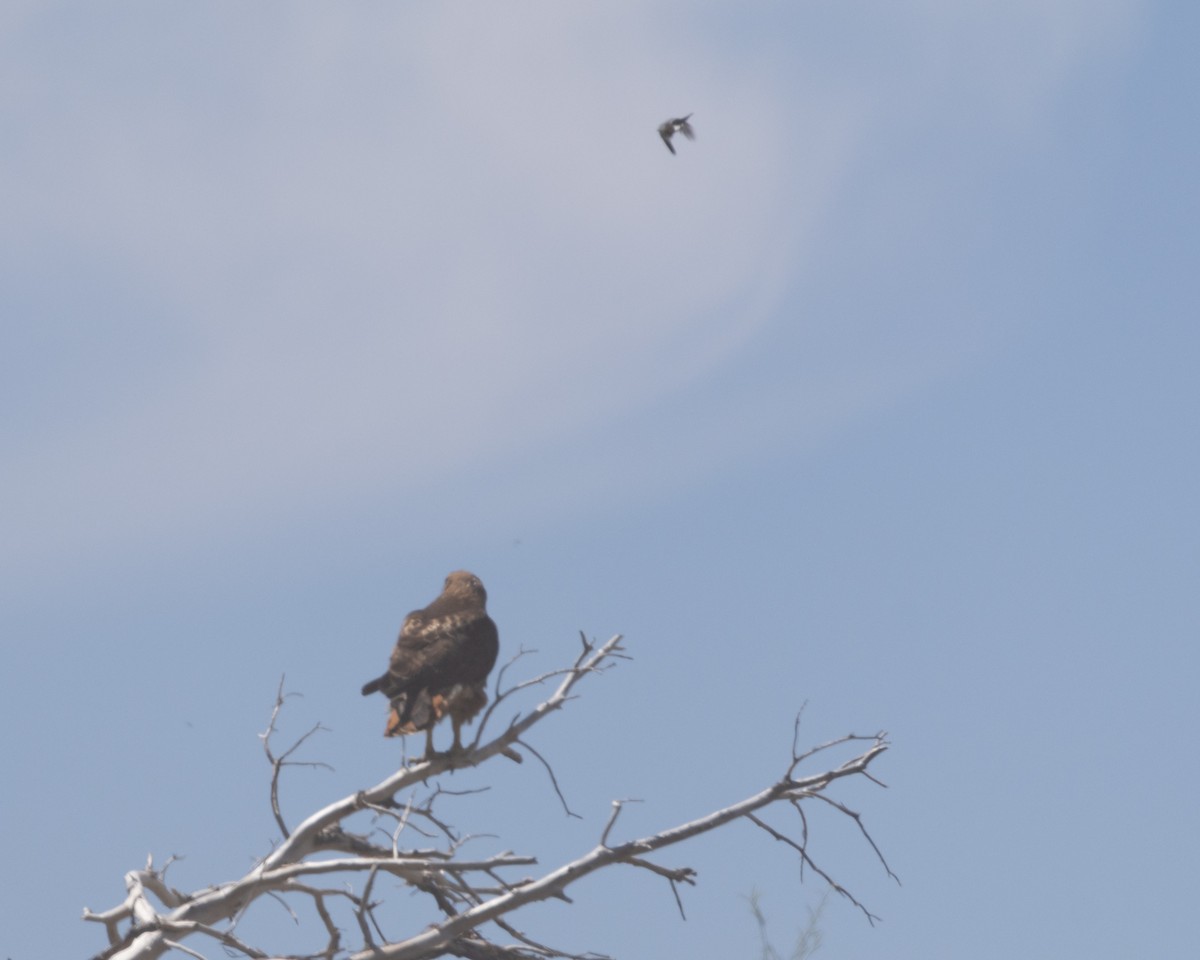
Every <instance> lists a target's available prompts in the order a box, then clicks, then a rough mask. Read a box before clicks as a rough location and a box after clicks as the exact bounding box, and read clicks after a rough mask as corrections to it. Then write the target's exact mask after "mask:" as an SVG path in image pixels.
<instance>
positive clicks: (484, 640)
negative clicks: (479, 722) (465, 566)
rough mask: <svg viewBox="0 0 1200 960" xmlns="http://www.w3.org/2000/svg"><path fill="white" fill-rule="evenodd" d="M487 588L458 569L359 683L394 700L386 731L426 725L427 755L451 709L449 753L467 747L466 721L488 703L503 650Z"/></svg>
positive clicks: (409, 730) (366, 691)
mask: <svg viewBox="0 0 1200 960" xmlns="http://www.w3.org/2000/svg"><path fill="white" fill-rule="evenodd" d="M486 605H487V591H485V590H484V589H483V584H482V583H481V582H480V581H479V578H478V577H477V576H475V574H473V573H468V572H467V571H466V570H455V571H454V572H453V573H452V574H450V575H449V576H448V577H446V585H445V586H444V587H443V588H442V593H441V596H439V597H438V598H437V599H436V600H434V601H433V603H431V604H429V606H427V607H426V608H425V609H424V610H414V611H413V612H412V613H410V614H409V615H408V616H407V617H405V618H404V626H402V627H401V628H400V636H399V638H398V639H397V640H396V646H395V649H393V650H392V659H391V662H390V663H389V664H388V669H387V673H385V674H384V675H383V676H381V677H376V678H375V679H374V680H372V681H371V682H370V683H368V684H366V685H365V686H364V687H363V688H362V692H363V696H364V697H365V696H368V695H369V694H372V693H375V692H376V691H381V692H382V693H383V694H384V695H385V696H386V697H387V698H388V700H390V701H391V710H390V712H389V713H388V720H387V729H386V730H384V736H385V737H398V736H404V735H405V734H409V733H416V732H417V731H418V730H424V731H425V757H426V758H427V759H428V758H429V757H432V756H433V755H434V750H433V728H434V726H435V725H436V724H437V722H438V721H439V720H441V719H442V717H444V716H446V715H447V714H449V716H450V723H451V724H452V725H453V727H454V744H453V746H451V748H450V752H451V753H457V752H461V751H462V739H461V728H462V725H463V724H464V723H467V722H468V721H469V720H470V719H471V718H472V717H474V716H475V715H476V714H477V713H479V711H480V710H482V709H483V707H484V705H485V704H486V703H487V699H488V698H487V677H488V674H489V673H491V671H492V667H493V666H495V663H496V655H497V654H498V653H499V651H500V636H499V633H498V632H497V630H496V624H495V623H493V622H492V618H491V617H489V616H488V615H487V609H486Z"/></svg>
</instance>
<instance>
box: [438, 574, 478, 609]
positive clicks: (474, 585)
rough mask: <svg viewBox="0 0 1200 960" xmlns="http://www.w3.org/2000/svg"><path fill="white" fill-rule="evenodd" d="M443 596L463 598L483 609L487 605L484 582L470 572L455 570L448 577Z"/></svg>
mask: <svg viewBox="0 0 1200 960" xmlns="http://www.w3.org/2000/svg"><path fill="white" fill-rule="evenodd" d="M442 595H443V596H446V597H461V598H462V599H463V600H468V601H472V602H474V603H478V604H479V605H480V606H481V607H482V606H483V605H484V604H485V603H487V591H486V590H484V589H483V582H482V581H481V580H480V579H479V578H478V577H477V576H475V574H473V573H471V572H470V571H469V570H455V571H454V572H453V573H452V574H450V575H449V576H447V577H446V585H445V586H444V587H443V588H442Z"/></svg>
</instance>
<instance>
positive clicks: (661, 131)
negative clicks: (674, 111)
mask: <svg viewBox="0 0 1200 960" xmlns="http://www.w3.org/2000/svg"><path fill="white" fill-rule="evenodd" d="M690 117H691V114H690V113H689V114H688V115H687V116H686V117H679V118H677V119H675V120H668V121H666V122H665V123H660V124H659V125H658V135H659V136H660V137H662V138H663V143H665V144H666V145H667V149H668V150H670V151H671V152H672V153H674V152H675V146H674V144H672V143H671V138H672V137H673V136H675V134H677V133H682V134H683V135H684V136H685V137H687V138H688V139H689V140H695V139H696V131H695V130H693V129H692V125H691V124H690V123H688V119H689V118H690Z"/></svg>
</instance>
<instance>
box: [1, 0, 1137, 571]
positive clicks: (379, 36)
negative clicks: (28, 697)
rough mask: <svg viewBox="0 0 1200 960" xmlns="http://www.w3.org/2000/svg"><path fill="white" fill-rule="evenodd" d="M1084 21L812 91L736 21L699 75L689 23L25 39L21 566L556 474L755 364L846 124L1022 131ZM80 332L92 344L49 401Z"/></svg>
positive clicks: (952, 33) (299, 8)
mask: <svg viewBox="0 0 1200 960" xmlns="http://www.w3.org/2000/svg"><path fill="white" fill-rule="evenodd" d="M1101 7H1102V8H1103V9H1102V10H1101V11H1099V13H1098V12H1097V8H1096V6H1095V5H1092V4H1088V5H1084V4H1080V3H1070V2H1065V3H1052V4H1049V5H1045V4H1042V5H1034V4H1027V5H1017V6H1016V7H1013V6H1012V5H1011V4H1010V5H1000V4H993V5H985V6H984V7H983V8H980V9H976V10H974V12H964V11H962V10H961V9H960V8H959V6H958V5H954V4H935V3H917V4H913V5H910V6H907V7H905V6H902V7H901V8H899V9H898V10H894V11H893V12H892V14H891V17H892V19H893V20H895V21H898V22H904V25H905V33H904V34H903V35H901V36H892V37H889V38H888V42H889V43H891V44H894V45H896V48H894V49H892V50H891V51H890V53H889V56H888V60H889V62H890V63H891V64H892V66H893V67H894V69H895V70H896V71H898V73H896V74H895V75H893V76H891V77H887V78H884V77H881V76H880V75H878V74H876V75H874V76H868V77H866V78H861V77H855V76H853V75H851V76H845V75H841V74H839V73H837V71H836V69H835V68H834V67H833V66H832V65H826V66H825V67H824V68H823V69H825V70H826V71H829V72H828V73H827V74H826V75H825V76H824V77H823V82H822V83H820V84H812V85H802V84H800V83H799V82H797V79H796V78H797V76H798V72H797V71H798V67H797V64H796V58H797V53H796V52H795V49H794V48H790V47H789V45H788V44H787V43H784V42H782V41H781V38H780V36H779V35H778V34H779V31H778V29H777V28H775V27H772V25H771V24H770V23H768V22H766V20H765V19H764V22H763V25H762V26H758V25H756V23H755V20H754V16H753V14H752V13H747V14H746V22H745V23H744V24H743V29H744V30H745V33H746V40H745V42H741V43H731V42H729V37H728V36H727V33H726V31H724V30H723V29H721V28H720V27H721V24H720V23H718V22H717V21H714V20H712V19H710V18H711V17H712V16H713V14H712V13H711V12H709V13H707V14H706V13H705V11H703V10H700V11H697V10H695V9H694V8H693V7H692V6H691V5H686V6H682V5H670V4H667V5H649V7H648V6H647V5H642V4H616V5H613V4H570V5H565V4H560V3H545V4H530V5H522V6H520V7H518V8H508V9H503V10H501V9H498V8H494V7H490V6H485V7H479V8H478V9H474V10H472V12H471V15H470V16H469V17H467V16H465V15H464V14H463V12H462V9H461V8H457V7H449V8H448V7H444V6H442V5H433V4H430V5H405V6H404V7H403V8H377V7H356V8H347V7H344V6H336V7H334V6H327V5H321V6H317V5H292V4H287V5H276V4H264V5H261V6H259V5H256V6H255V7H254V8H245V7H244V6H242V5H233V6H229V7H224V8H220V7H216V6H214V7H209V8H205V10H199V11H198V10H191V11H188V12H187V13H186V14H179V15H178V17H179V19H175V16H176V15H172V16H165V15H163V14H162V13H161V12H159V13H157V14H156V15H151V14H150V11H151V10H152V6H144V7H143V8H142V12H143V13H145V14H146V16H145V18H144V19H136V18H127V19H124V20H122V22H120V23H113V22H111V20H105V19H104V18H103V17H102V16H100V15H99V14H96V13H95V12H93V13H92V14H91V15H90V18H91V19H90V22H84V23H72V22H71V21H70V19H69V18H64V17H61V16H60V17H58V18H56V16H55V15H54V13H53V12H49V13H46V14H44V15H42V16H38V15H36V14H32V13H30V12H29V11H28V10H26V12H25V14H24V15H23V16H21V17H17V18H16V20H15V23H16V25H17V26H18V28H19V29H18V30H17V32H16V34H15V35H13V36H10V38H9V40H8V42H7V43H6V44H5V48H6V49H5V53H6V54H12V57H11V58H10V61H9V65H8V66H7V67H6V68H5V72H6V78H7V80H8V81H9V82H8V83H6V84H5V86H7V87H8V89H9V91H10V93H9V95H8V96H6V97H5V99H4V101H3V102H4V109H5V111H6V113H10V114H12V115H13V116H14V117H15V118H16V121H17V124H18V126H19V128H20V129H22V130H23V131H24V133H25V136H24V137H22V138H21V139H20V140H19V142H17V143H15V144H11V145H9V146H8V147H6V148H3V151H2V152H0V169H2V172H3V180H4V182H5V183H6V184H7V186H5V187H0V191H2V196H3V201H4V204H5V206H6V208H7V209H9V210H11V211H12V215H11V216H10V217H9V218H8V222H7V225H6V226H4V227H0V249H2V250H3V251H4V253H5V254H6V256H7V258H8V259H9V262H10V263H13V264H16V265H17V267H18V269H19V270H20V271H21V272H22V274H23V278H24V285H25V286H24V294H23V297H22V298H21V299H20V303H21V306H22V310H23V313H22V314H21V315H20V316H19V317H18V316H13V317H11V318H10V320H9V321H8V322H9V323H17V324H23V325H25V326H26V328H27V329H26V330H25V331H24V333H23V338H24V339H23V342H25V340H28V341H29V342H31V343H32V344H33V346H34V349H33V350H32V353H31V356H36V358H38V359H37V361H36V364H35V365H34V367H33V369H32V371H31V370H29V369H27V370H25V371H24V374H25V375H24V376H23V377H22V378H20V383H21V384H22V389H23V390H26V391H28V395H29V396H28V398H27V399H29V403H23V404H22V405H21V406H19V407H15V408H13V409H14V411H15V413H13V414H10V416H11V417H13V418H14V426H19V427H20V429H14V431H13V433H12V435H13V436H14V437H16V438H17V439H16V440H14V441H13V442H12V443H10V444H8V451H7V453H6V459H7V460H8V461H9V465H10V469H8V470H6V472H5V478H4V480H3V481H0V486H2V488H3V489H2V492H3V497H4V500H5V501H6V502H7V503H10V504H14V505H15V509H14V510H13V513H12V515H11V516H10V519H9V523H8V526H9V527H10V531H11V533H12V534H13V536H10V539H9V542H10V545H15V546H16V548H17V550H18V551H19V552H23V553H24V554H25V555H26V557H28V551H29V550H30V549H33V545H35V544H36V545H37V548H36V549H39V550H42V551H44V552H45V553H46V554H47V556H53V555H54V554H55V553H56V552H57V551H59V550H70V549H72V548H77V547H79V546H80V545H81V544H84V543H87V542H97V543H98V542H104V541H109V540H111V539H112V538H114V537H118V536H124V535H127V534H131V535H133V536H135V537H136V536H139V535H141V534H144V533H146V532H147V531H162V530H164V529H177V528H178V529H189V528H194V527H196V526H197V525H201V526H203V525H207V524H209V523H211V522H213V518H215V517H221V516H230V517H232V516H239V515H243V514H254V513H256V512H257V511H259V510H261V509H262V508H263V506H264V505H265V504H269V505H271V509H279V508H283V509H286V504H287V503H289V502H295V503H297V504H304V505H308V506H311V505H312V504H314V503H319V502H320V500H321V498H322V497H323V496H324V495H325V492H326V491H328V490H332V489H338V490H343V491H344V490H346V489H357V490H361V491H363V492H364V494H367V495H369V494H370V493H372V492H375V491H378V490H380V489H391V490H400V491H402V490H410V491H411V490H417V489H423V488H427V487H428V486H430V485H431V484H433V483H435V482H436V481H438V480H439V479H441V478H444V477H449V476H453V475H455V474H457V473H459V472H461V471H463V470H464V469H466V468H468V467H477V466H478V465H480V464H482V463H489V462H491V463H495V462H500V461H505V462H509V463H512V462H514V461H515V459H516V458H517V457H518V456H519V457H525V456H527V455H528V456H530V457H532V456H533V455H534V454H535V453H536V452H537V451H538V450H539V448H540V447H541V446H542V445H544V444H547V443H557V444H561V443H562V441H563V439H564V438H570V441H571V442H572V443H577V442H579V439H580V437H585V436H586V435H587V434H588V432H589V431H590V430H593V429H601V428H603V427H604V425H605V424H612V423H614V422H617V420H618V419H619V418H621V417H626V416H629V415H630V414H631V412H633V411H637V410H639V409H641V408H644V407H646V406H647V405H650V404H653V403H654V402H656V401H657V400H660V399H662V398H664V397H667V396H669V395H671V394H672V393H673V392H674V391H677V390H679V389H681V388H684V387H687V386H689V385H693V384H696V383H697V382H698V381H699V380H700V379H702V378H704V377H705V376H706V375H708V374H710V373H712V372H713V371H715V370H718V369H720V368H721V367H722V365H724V364H727V363H729V362H730V360H731V358H734V357H736V356H737V355H738V351H739V350H740V349H742V348H744V347H745V346H746V345H747V344H750V343H753V342H754V341H755V338H756V337H760V336H762V335H763V331H764V330H765V329H766V325H767V324H768V322H769V321H770V320H771V318H772V316H773V314H774V312H775V311H776V310H777V308H778V307H779V304H780V302H781V299H782V297H783V296H784V294H785V292H786V291H787V289H788V285H789V283H791V282H793V281H794V280H795V278H796V277H797V276H798V275H799V274H800V273H801V272H802V270H803V268H804V263H805V261H806V256H807V253H808V252H809V251H811V250H812V249H813V245H814V244H817V243H819V242H820V241H819V238H818V235H817V233H816V231H817V230H818V229H820V227H821V225H822V224H828V223H830V222H832V221H833V220H834V219H836V216H837V210H838V204H839V202H840V199H839V198H840V197H842V196H843V195H844V192H845V191H852V190H853V189H854V181H853V177H854V172H853V171H854V163H855V156H856V154H855V151H856V150H857V149H858V148H859V147H860V146H861V145H862V144H864V143H868V142H870V140H871V138H872V136H877V135H878V134H876V133H873V126H872V125H873V124H876V123H883V122H884V121H883V119H882V118H883V117H884V116H885V115H886V114H887V113H889V112H890V113H891V114H892V115H893V116H894V115H895V112H896V111H900V112H904V111H908V113H909V114H913V113H920V114H935V113H936V112H937V111H938V110H940V109H943V108H944V106H945V104H946V103H948V102H952V101H954V100H956V98H961V97H963V96H965V95H967V94H966V93H964V90H968V91H969V90H971V89H974V90H976V91H977V92H978V91H979V90H984V91H991V92H993V93H994V94H995V95H996V96H997V97H999V98H1000V99H1003V98H1004V97H1005V96H1008V95H1010V94H1011V100H1012V102H1014V103H1019V104H1021V105H1023V106H1022V109H1025V110H1029V109H1032V108H1031V107H1030V106H1029V104H1031V103H1033V104H1036V102H1037V101H1038V98H1039V97H1046V96H1048V95H1050V94H1052V93H1053V91H1054V89H1055V86H1056V84H1059V83H1061V82H1062V79H1063V77H1064V76H1068V75H1069V74H1070V72H1071V70H1072V69H1073V68H1074V67H1075V65H1076V64H1077V63H1079V62H1080V61H1082V60H1084V59H1085V58H1086V56H1087V55H1088V53H1089V51H1091V50H1094V49H1095V48H1096V47H1097V46H1101V47H1103V46H1104V45H1106V44H1109V43H1111V41H1112V34H1113V33H1114V31H1116V30H1117V29H1118V28H1119V27H1120V26H1121V25H1122V24H1123V22H1124V21H1123V15H1124V13H1125V11H1127V10H1128V9H1130V6H1129V5H1128V4H1121V3H1111V4H1107V5H1101ZM906 10H907V13H905V11H906ZM764 16H766V15H764ZM769 17H770V18H774V19H776V20H778V19H779V18H781V17H782V18H783V19H784V20H786V19H787V16H786V13H785V12H782V8H778V9H776V10H775V11H774V12H773V13H770V14H769ZM184 18H186V19H184ZM230 18H233V19H232V20H231V19H230ZM905 18H908V19H907V20H905ZM796 26H797V29H799V26H800V25H796ZM106 27H107V29H105V28H106ZM997 35H999V36H1000V37H1002V38H1007V39H1004V40H1003V41H1002V43H1000V44H999V45H998V46H1000V47H1002V48H1003V51H1004V55H1001V53H999V52H996V53H994V55H990V56H989V55H988V51H989V50H992V49H993V45H994V44H995V38H996V37H997ZM755 38H757V39H758V40H760V41H761V42H755ZM906 42H912V44H913V46H912V50H913V51H914V52H913V53H912V54H911V55H906V54H905V53H903V52H902V50H900V49H898V48H899V47H900V45H902V44H904V43H906ZM934 46H936V47H937V49H938V50H939V51H941V59H940V62H939V63H938V65H937V71H938V72H940V78H941V79H942V80H944V79H945V78H946V77H949V76H953V75H958V74H959V73H960V72H962V71H967V70H969V71H970V74H969V76H970V79H969V80H968V81H967V82H965V83H964V84H961V85H958V86H953V85H947V86H945V88H944V89H943V90H942V92H941V93H937V92H936V91H937V90H938V89H940V88H939V85H938V84H933V85H932V87H931V86H930V85H929V84H928V83H927V82H926V81H928V79H929V77H930V75H931V73H930V71H931V66H930V63H931V61H930V59H929V58H928V57H927V56H924V54H925V53H927V52H928V50H929V49H931V48H932V47H934ZM869 49H870V47H869V44H864V46H863V49H862V50H861V51H860V55H862V54H863V53H869ZM981 75H983V78H982V79H980V77H981ZM14 84H15V86H14ZM906 84H909V85H908V86H907V87H906ZM14 89H20V90H21V91H23V92H24V93H23V95H22V96H21V97H16V96H14V95H13V94H12V92H11V91H12V90H14ZM906 90H908V91H909V92H911V91H913V90H919V92H920V98H921V99H920V100H907V101H906V100H905V92H906ZM931 90H933V91H935V92H934V93H931ZM992 106H993V107H994V106H995V104H994V103H993V104H992ZM687 111H694V112H695V114H696V118H695V124H696V128H697V131H698V134H699V139H698V140H697V142H696V143H694V144H693V143H685V144H683V145H682V147H681V149H680V155H679V156H678V157H671V156H670V155H668V154H667V152H666V151H665V149H664V148H663V146H662V144H661V142H660V141H659V140H658V137H657V136H656V135H655V132H654V128H655V126H656V124H657V123H658V122H660V121H661V120H662V119H664V118H665V117H666V116H668V115H672V114H675V113H680V112H687ZM881 226H883V225H882V224H881ZM80 265H87V266H88V270H83V271H81V270H80V269H79V268H80ZM89 271H90V272H93V273H95V274H96V275H97V276H98V277H99V278H100V279H95V278H93V281H92V282H90V283H89V284H86V285H80V286H79V292H78V295H77V296H75V297H73V295H72V290H73V289H74V288H75V287H76V285H77V283H78V277H79V274H80V272H84V273H87V272H89ZM56 286H57V287H58V289H57V291H56V293H55V297H57V298H58V299H57V301H56V302H60V310H61V312H62V313H63V314H64V315H65V316H66V317H67V318H68V320H67V321H65V322H64V323H61V324H59V325H58V326H56V327H54V335H53V337H51V335H50V333H49V332H48V330H49V327H48V326H46V320H45V318H44V317H43V316H41V315H40V309H39V308H40V306H41V303H42V300H43V297H44V296H45V295H46V294H47V291H48V289H49V288H51V287H56ZM71 323H74V324H76V325H77V330H76V331H75V333H74V334H73V333H72V330H71ZM78 337H82V338H83V339H84V340H87V338H88V337H92V338H94V339H96V340H98V341H99V342H102V343H104V344H108V345H110V346H111V344H114V343H116V344H120V345H121V346H120V348H119V349H101V350H99V351H97V352H96V353H95V358H96V360H95V363H96V365H97V366H99V368H100V369H91V370H88V372H87V374H86V375H85V376H83V377H82V379H80V378H79V377H78V375H77V369H78V368H80V367H81V366H82V367H83V368H87V366H88V364H87V363H86V356H85V357H84V358H83V360H80V359H79V358H78V357H77V358H76V360H75V361H73V362H72V364H68V363H67V362H66V360H65V359H64V358H66V357H69V356H73V355H74V354H73V353H72V351H73V344H74V343H77V342H78V340H77V338H78ZM10 362H12V363H14V364H17V365H20V364H22V363H23V361H22V360H21V359H20V358H14V359H12V360H10ZM897 362H898V363H899V362H900V360H899V358H898V359H897ZM926 366H927V365H926V364H922V363H917V364H916V368H920V369H924V368H925V367H926ZM907 369H909V368H907V367H905V368H902V369H897V370H895V371H892V372H891V373H890V374H888V375H886V376H884V377H882V381H883V382H895V383H903V382H908V381H909V380H910V379H911V378H910V377H909V376H907V375H906V370H907ZM848 376H849V379H848V380H847V382H848V383H852V382H854V381H855V377H854V375H853V373H850V374H848ZM842 386H844V384H843V385H842ZM780 389H782V388H781V386H780V384H779V383H778V382H771V383H765V384H764V385H763V390H764V394H763V396H764V398H768V397H774V396H775V395H777V394H778V392H779V391H780ZM829 390H830V396H831V397H837V396H840V395H841V396H844V395H845V391H844V390H843V389H842V388H841V387H840V386H839V385H838V384H830V385H829ZM809 392H810V391H809V390H808V388H807V387H801V388H799V393H798V394H796V395H804V396H808V395H809ZM852 392H853V391H852ZM51 394H53V395H54V397H55V402H54V403H53V404H51V403H49V401H48V400H47V397H48V396H50V395H51ZM742 403H753V398H750V399H748V400H743V401H742ZM833 405H834V406H837V407H838V408H839V411H840V410H841V408H842V407H843V406H844V407H845V410H850V411H852V410H858V409H861V408H862V406H863V403H862V402H861V397H860V398H859V399H857V400H856V399H854V398H849V399H848V402H847V403H846V404H840V403H837V402H835V403H834V404H833ZM51 408H52V409H53V411H54V413H53V415H50V414H48V413H47V412H46V411H47V410H50V409H51ZM772 409H786V404H784V405H778V404H774V405H773V406H772ZM810 409H821V405H820V404H817V405H816V406H815V407H812V408H810ZM842 415H843V413H842V412H837V411H832V410H831V411H830V413H829V415H828V422H838V421H839V420H840V418H841V416H842ZM16 418H23V420H22V422H21V423H20V424H16V423H15V420H16ZM812 426H813V428H814V429H816V428H817V427H819V423H817V422H816V421H814V423H813V424H812ZM728 431H729V433H728V448H729V449H730V450H731V451H732V450H740V449H742V448H743V447H744V444H745V434H744V431H739V430H738V429H737V427H736V426H734V425H729V426H728ZM679 436H682V437H689V436H694V431H688V430H684V431H682V432H681V433H680V434H679ZM699 442H700V443H701V444H702V446H703V450H704V456H705V457H706V458H707V457H710V456H714V455H715V456H719V454H716V453H714V451H719V449H720V448H721V447H722V445H723V444H724V443H726V441H725V440H723V439H722V438H721V437H719V436H710V435H707V434H706V436H705V437H704V439H703V440H702V441H699ZM687 459H688V458H687V457H686V456H682V455H681V456H680V457H679V460H680V462H683V461H686V460H687ZM515 485H516V486H521V485H520V484H519V483H518V484H515ZM118 531H120V534H119V533H118Z"/></svg>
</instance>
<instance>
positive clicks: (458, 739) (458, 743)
mask: <svg viewBox="0 0 1200 960" xmlns="http://www.w3.org/2000/svg"><path fill="white" fill-rule="evenodd" d="M450 726H452V727H453V728H454V742H453V743H452V744H450V753H451V754H460V753H465V752H466V751H464V750H463V745H462V721H461V720H459V719H458V718H457V717H455V716H454V715H453V714H451V716H450Z"/></svg>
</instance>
